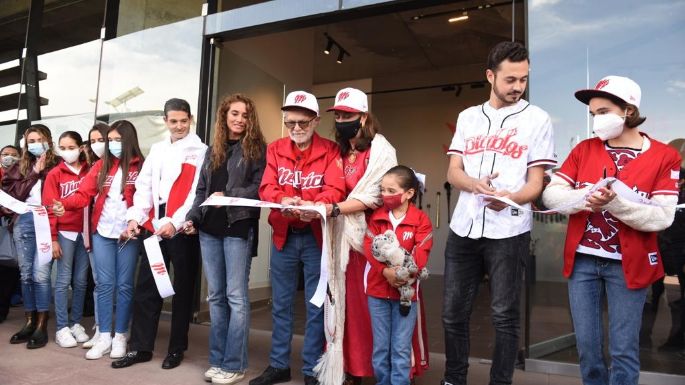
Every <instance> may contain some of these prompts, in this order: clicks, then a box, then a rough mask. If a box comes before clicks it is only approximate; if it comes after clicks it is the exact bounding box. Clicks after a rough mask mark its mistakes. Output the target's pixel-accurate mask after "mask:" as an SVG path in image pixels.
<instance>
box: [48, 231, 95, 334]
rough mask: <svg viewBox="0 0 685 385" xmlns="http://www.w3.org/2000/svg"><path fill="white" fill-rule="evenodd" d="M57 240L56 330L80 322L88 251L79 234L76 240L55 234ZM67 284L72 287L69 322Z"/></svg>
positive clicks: (86, 274)
mask: <svg viewBox="0 0 685 385" xmlns="http://www.w3.org/2000/svg"><path fill="white" fill-rule="evenodd" d="M57 241H58V242H59V246H60V247H61V248H62V258H60V259H58V260H57V262H56V264H57V280H56V282H55V315H56V318H57V330H60V329H62V328H63V327H66V326H70V325H73V324H75V323H81V317H82V316H83V301H84V300H85V298H86V286H88V252H87V251H86V247H85V246H84V244H83V235H81V234H79V235H78V238H76V241H70V240H69V239H67V238H65V237H64V236H63V235H62V234H57ZM72 271H73V281H72ZM69 285H71V288H72V296H71V323H69V310H68V307H69Z"/></svg>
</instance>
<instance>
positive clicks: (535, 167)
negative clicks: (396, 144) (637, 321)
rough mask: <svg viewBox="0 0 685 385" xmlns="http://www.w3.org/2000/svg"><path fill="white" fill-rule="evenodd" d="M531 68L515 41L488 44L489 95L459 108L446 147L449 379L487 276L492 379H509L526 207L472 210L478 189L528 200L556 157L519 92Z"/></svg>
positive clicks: (458, 368) (460, 359) (457, 372)
mask: <svg viewBox="0 0 685 385" xmlns="http://www.w3.org/2000/svg"><path fill="white" fill-rule="evenodd" d="M528 69H529V60H528V52H527V50H526V48H525V47H523V46H522V45H521V44H519V43H515V42H502V43H499V44H497V45H496V46H495V47H494V48H493V49H492V50H491V51H490V54H489V56H488V62H487V70H486V76H487V79H488V82H489V83H490V85H491V90H490V98H489V100H488V101H486V102H485V103H483V104H481V105H478V106H474V107H470V108H467V109H466V110H464V111H462V112H461V113H460V114H459V117H458V119H457V127H456V132H455V134H454V138H453V140H452V144H451V145H450V149H449V151H448V152H447V154H448V155H450V163H449V169H448V171H447V180H448V181H449V182H450V183H451V184H452V185H453V186H454V187H456V188H457V189H458V190H459V191H460V196H459V201H458V203H457V207H456V209H455V210H454V215H453V216H452V220H451V222H450V229H451V232H450V234H449V237H448V240H447V245H446V248H445V286H444V300H443V301H444V302H443V326H444V329H445V355H446V363H445V377H444V380H443V383H444V384H446V385H447V384H454V385H456V384H461V385H463V384H466V373H467V370H468V357H469V320H470V317H471V309H472V307H473V301H474V299H475V297H476V294H477V292H478V288H479V285H480V283H481V282H482V280H483V277H484V275H485V274H487V275H488V277H489V284H490V295H491V308H492V312H493V314H492V322H493V325H494V327H495V345H494V349H493V357H492V368H491V371H490V384H511V380H512V376H513V372H514V363H515V361H516V356H517V353H518V348H519V344H518V337H519V319H520V315H519V313H520V311H519V302H520V291H521V283H522V281H523V271H524V266H525V262H526V259H527V258H528V255H529V243H530V229H531V222H532V219H531V213H530V212H527V211H523V210H520V209H517V208H514V207H511V206H508V205H507V204H504V203H501V202H500V201H496V200H488V199H487V198H486V202H487V203H488V204H487V206H486V207H485V208H483V209H482V210H476V209H475V208H476V207H477V195H478V194H484V195H489V196H501V197H507V198H509V199H511V200H512V201H514V202H516V203H518V204H519V205H521V206H524V207H530V202H531V201H533V200H534V199H535V198H537V197H538V195H540V193H541V191H542V187H543V186H542V180H543V176H544V171H545V169H546V168H548V167H553V166H554V165H555V164H556V155H555V154H554V141H553V136H552V124H551V122H550V118H549V116H548V115H547V113H546V112H545V111H543V110H542V109H540V108H538V107H536V106H533V105H531V104H529V103H528V102H527V101H525V100H523V99H522V98H521V97H522V95H523V92H524V91H525V89H526V85H527V82H528Z"/></svg>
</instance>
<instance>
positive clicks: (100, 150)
mask: <svg viewBox="0 0 685 385" xmlns="http://www.w3.org/2000/svg"><path fill="white" fill-rule="evenodd" d="M90 149H91V150H93V152H94V153H95V155H97V156H98V158H102V156H103V155H105V142H95V143H91V144H90Z"/></svg>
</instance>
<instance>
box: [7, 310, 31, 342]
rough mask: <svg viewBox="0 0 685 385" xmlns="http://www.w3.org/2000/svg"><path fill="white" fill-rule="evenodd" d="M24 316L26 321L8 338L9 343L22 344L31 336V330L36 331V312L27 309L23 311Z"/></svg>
mask: <svg viewBox="0 0 685 385" xmlns="http://www.w3.org/2000/svg"><path fill="white" fill-rule="evenodd" d="M24 316H25V317H26V323H25V324H24V326H22V328H21V330H19V331H18V332H17V333H14V335H13V336H12V338H10V343H11V344H23V343H24V342H26V341H28V340H29V338H31V335H33V332H35V331H36V322H37V317H38V315H37V314H36V312H35V311H27V312H25V313H24Z"/></svg>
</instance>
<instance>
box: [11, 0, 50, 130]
mask: <svg viewBox="0 0 685 385" xmlns="http://www.w3.org/2000/svg"><path fill="white" fill-rule="evenodd" d="M43 6H44V0H31V6H30V8H29V19H28V22H27V24H26V44H25V45H24V51H23V52H22V59H21V61H22V80H21V88H22V89H23V90H20V95H19V100H18V101H17V110H22V109H24V108H26V118H27V120H25V121H22V122H21V124H20V123H19V122H17V138H19V137H20V136H21V135H23V134H24V131H25V130H26V128H27V127H28V126H29V125H30V124H31V122H32V121H34V120H39V119H40V106H41V99H40V92H39V87H38V82H39V80H40V79H39V75H38V55H37V52H36V51H37V45H38V42H39V41H40V36H41V31H42V29H43ZM22 91H23V92H22ZM43 101H44V103H45V104H47V101H46V100H43ZM17 114H18V112H17Z"/></svg>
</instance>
